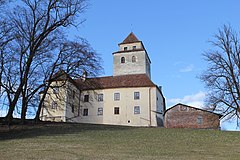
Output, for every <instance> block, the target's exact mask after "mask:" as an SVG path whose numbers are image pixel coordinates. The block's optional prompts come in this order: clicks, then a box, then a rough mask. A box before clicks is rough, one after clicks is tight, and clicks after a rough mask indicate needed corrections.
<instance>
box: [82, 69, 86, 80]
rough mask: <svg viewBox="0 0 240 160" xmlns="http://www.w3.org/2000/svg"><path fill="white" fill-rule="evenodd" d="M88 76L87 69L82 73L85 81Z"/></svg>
mask: <svg viewBox="0 0 240 160" xmlns="http://www.w3.org/2000/svg"><path fill="white" fill-rule="evenodd" d="M86 78H87V71H85V70H84V71H83V74H82V81H83V82H85V81H86Z"/></svg>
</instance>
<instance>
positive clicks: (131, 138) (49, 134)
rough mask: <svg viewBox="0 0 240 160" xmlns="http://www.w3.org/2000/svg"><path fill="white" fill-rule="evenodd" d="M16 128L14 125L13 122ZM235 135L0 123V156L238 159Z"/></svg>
mask: <svg viewBox="0 0 240 160" xmlns="http://www.w3.org/2000/svg"><path fill="white" fill-rule="evenodd" d="M15 127H16V126H15ZM239 149H240V133H239V132H225V131H214V130H191V129H164V128H135V127H121V126H104V125H87V124H45V125H37V126H17V127H16V128H12V129H11V130H10V131H7V129H4V126H0V159H4V160H5V159H49V160H50V159H51V160H52V159H70V160H71V159H86V160H92V159H107V160H111V159H114V160H115V159H124V160H125V159H131V160H135V159H143V160H148V159H161V160H163V159H167V160H171V159H174V160H175V159H177V160H186V159H190V160H198V159H199V160H205V159H216V160H225V159H226V160H231V159H236V160H239V159H240V151H239Z"/></svg>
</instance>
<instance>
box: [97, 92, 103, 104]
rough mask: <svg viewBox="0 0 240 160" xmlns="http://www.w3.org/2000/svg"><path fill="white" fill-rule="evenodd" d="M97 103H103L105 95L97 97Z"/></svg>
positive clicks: (101, 94)
mask: <svg viewBox="0 0 240 160" xmlns="http://www.w3.org/2000/svg"><path fill="white" fill-rule="evenodd" d="M97 101H98V102H103V93H100V94H98V95H97Z"/></svg>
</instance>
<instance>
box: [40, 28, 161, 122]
mask: <svg viewBox="0 0 240 160" xmlns="http://www.w3.org/2000/svg"><path fill="white" fill-rule="evenodd" d="M112 55H113V76H107V77H96V78H88V77H85V78H79V79H75V80H73V79H71V77H69V76H68V75H65V76H64V78H60V79H59V80H57V81H55V82H54V83H53V84H52V86H53V87H52V88H51V89H49V91H48V95H47V97H46V99H45V101H44V107H43V109H42V112H41V120H43V121H63V122H78V123H93V124H111V125H128V126H163V122H164V120H163V114H164V111H165V109H166V107H165V98H164V96H163V93H162V90H161V88H160V87H158V86H157V85H156V84H154V83H153V82H152V81H151V67H150V65H151V61H150V58H149V56H148V53H147V51H146V49H145V48H144V45H143V43H142V41H139V40H138V38H137V37H136V36H135V35H134V33H132V32H131V33H130V34H129V35H128V36H127V38H126V39H125V40H124V41H123V42H122V43H120V44H119V51H117V52H114V53H113V54H112ZM66 79H67V81H64V80H66Z"/></svg>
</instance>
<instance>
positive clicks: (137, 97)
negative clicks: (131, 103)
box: [133, 91, 140, 100]
mask: <svg viewBox="0 0 240 160" xmlns="http://www.w3.org/2000/svg"><path fill="white" fill-rule="evenodd" d="M133 99H134V100H139V99H140V92H139V91H137V92H134V93H133Z"/></svg>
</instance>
